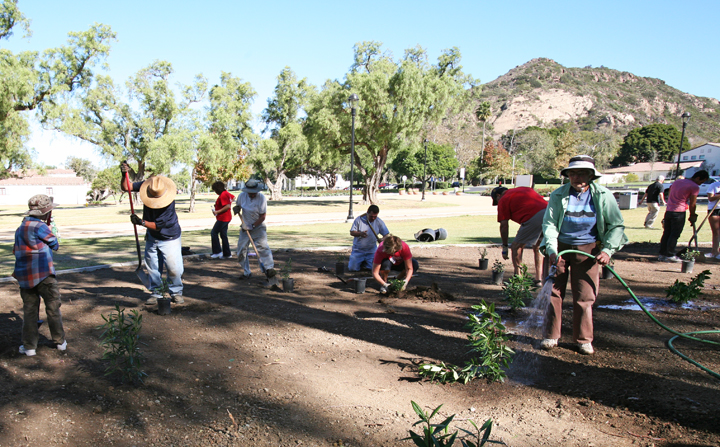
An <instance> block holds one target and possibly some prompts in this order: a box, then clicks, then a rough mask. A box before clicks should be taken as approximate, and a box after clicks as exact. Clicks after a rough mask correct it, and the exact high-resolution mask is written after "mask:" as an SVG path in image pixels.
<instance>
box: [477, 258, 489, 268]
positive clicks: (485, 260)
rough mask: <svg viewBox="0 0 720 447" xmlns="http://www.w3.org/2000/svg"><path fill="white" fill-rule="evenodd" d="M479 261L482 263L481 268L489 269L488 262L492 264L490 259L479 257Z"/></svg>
mask: <svg viewBox="0 0 720 447" xmlns="http://www.w3.org/2000/svg"><path fill="white" fill-rule="evenodd" d="M478 263H479V264H480V270H487V269H488V264H490V259H488V258H485V259H478Z"/></svg>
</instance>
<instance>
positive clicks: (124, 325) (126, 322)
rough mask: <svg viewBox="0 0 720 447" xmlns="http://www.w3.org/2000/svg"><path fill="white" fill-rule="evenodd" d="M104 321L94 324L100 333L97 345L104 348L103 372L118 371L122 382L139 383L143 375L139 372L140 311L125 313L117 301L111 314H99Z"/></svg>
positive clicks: (141, 359)
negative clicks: (106, 364) (105, 364)
mask: <svg viewBox="0 0 720 447" xmlns="http://www.w3.org/2000/svg"><path fill="white" fill-rule="evenodd" d="M100 316H101V317H102V319H103V320H104V321H105V323H104V324H102V325H101V326H98V329H101V330H102V331H103V332H102V333H101V334H100V339H101V343H100V345H101V346H102V347H103V348H104V349H105V352H104V353H103V356H102V358H101V359H102V360H104V361H107V362H108V366H107V368H105V375H106V376H109V375H111V374H116V373H117V374H119V375H120V379H121V380H122V381H123V382H131V383H132V384H134V385H137V384H138V383H143V377H145V376H147V374H146V373H145V372H143V371H142V369H141V367H142V363H143V360H144V359H143V355H142V353H141V352H140V330H141V329H142V314H141V313H140V312H138V311H137V310H132V311H130V314H129V315H128V314H126V313H125V309H121V308H120V305H119V304H116V305H115V313H112V312H111V313H110V314H109V315H108V316H107V317H106V316H105V315H102V314H100Z"/></svg>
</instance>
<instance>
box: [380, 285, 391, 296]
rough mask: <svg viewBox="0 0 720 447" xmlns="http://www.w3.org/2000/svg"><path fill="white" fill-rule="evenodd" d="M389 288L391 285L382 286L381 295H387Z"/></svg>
mask: <svg viewBox="0 0 720 447" xmlns="http://www.w3.org/2000/svg"><path fill="white" fill-rule="evenodd" d="M388 287H390V283H385V284H383V285H382V286H380V293H382V294H385V293H387V292H388Z"/></svg>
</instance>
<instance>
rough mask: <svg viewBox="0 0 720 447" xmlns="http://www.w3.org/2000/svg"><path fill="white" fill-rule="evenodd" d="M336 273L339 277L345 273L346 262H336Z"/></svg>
mask: <svg viewBox="0 0 720 447" xmlns="http://www.w3.org/2000/svg"><path fill="white" fill-rule="evenodd" d="M335 273H337V274H338V275H342V274H344V273H345V263H344V262H336V263H335Z"/></svg>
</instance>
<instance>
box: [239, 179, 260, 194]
mask: <svg viewBox="0 0 720 447" xmlns="http://www.w3.org/2000/svg"><path fill="white" fill-rule="evenodd" d="M261 189H262V186H261V185H260V182H258V181H257V180H255V179H254V178H251V179H250V180H248V181H247V182H245V186H243V189H242V191H243V192H246V193H249V194H253V193H258V192H260V190H261Z"/></svg>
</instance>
